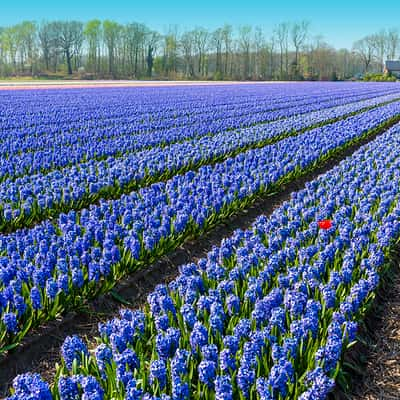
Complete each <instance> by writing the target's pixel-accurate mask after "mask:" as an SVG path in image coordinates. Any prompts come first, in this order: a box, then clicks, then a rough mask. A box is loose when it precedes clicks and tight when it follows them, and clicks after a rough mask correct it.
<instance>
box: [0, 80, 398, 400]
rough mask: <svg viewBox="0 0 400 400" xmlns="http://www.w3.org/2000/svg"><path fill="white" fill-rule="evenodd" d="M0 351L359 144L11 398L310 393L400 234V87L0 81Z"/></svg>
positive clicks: (72, 347) (347, 339)
mask: <svg viewBox="0 0 400 400" xmlns="http://www.w3.org/2000/svg"><path fill="white" fill-rule="evenodd" d="M0 99H1V101H0V110H1V113H0V130H1V132H2V135H1V137H0V153H1V155H2V156H1V161H0V231H1V233H0V355H2V356H3V357H7V356H8V354H9V353H12V352H15V351H18V348H19V346H20V344H21V342H22V341H23V339H24V338H25V337H29V335H31V334H32V332H33V331H34V330H35V329H36V328H37V327H38V326H43V325H45V324H47V323H48V322H49V321H51V320H54V319H56V318H62V316H63V315H65V313H66V312H67V311H70V310H74V309H76V308H77V307H79V305H80V304H81V303H82V302H85V301H89V300H90V299H95V298H97V297H98V296H99V295H100V294H103V293H107V292H109V291H110V290H111V289H112V288H113V287H114V286H115V285H116V284H117V283H118V282H120V281H122V280H123V279H124V278H126V277H127V276H129V274H131V273H133V272H134V271H137V270H139V269H140V270H145V269H146V268H147V267H149V266H150V265H151V264H152V263H153V262H155V261H156V260H158V259H159V258H160V257H162V256H164V255H168V254H169V253H171V252H172V251H174V250H175V249H177V248H178V247H179V246H181V245H182V244H183V243H184V242H185V241H187V240H189V239H190V240H196V238H199V237H201V236H202V235H204V234H205V233H206V232H208V231H211V230H212V229H213V228H214V227H215V226H217V225H219V224H222V223H224V222H225V221H227V220H228V219H229V218H230V217H231V216H232V215H235V214H237V213H238V212H240V211H242V210H246V208H248V207H249V206H250V205H251V204H252V203H254V202H255V201H256V200H257V199H259V198H263V197H265V196H269V195H271V194H273V193H278V192H279V191H281V190H282V188H284V187H285V185H287V184H289V183H293V182H296V181H297V180H298V179H300V178H304V179H306V178H307V176H308V175H309V174H310V173H311V172H313V171H314V170H317V169H318V168H319V167H320V166H321V165H324V163H327V162H333V163H334V160H338V159H339V158H340V157H341V156H343V154H345V152H346V151H347V150H348V149H351V148H352V146H355V145H360V146H361V145H362V144H363V143H365V144H363V145H362V146H361V147H360V148H359V149H358V150H357V151H355V152H354V153H353V154H351V155H350V156H348V157H347V158H344V159H342V160H341V161H340V160H339V161H338V162H337V163H336V164H337V165H336V166H334V167H333V168H332V169H330V170H329V171H328V172H326V173H324V174H322V175H320V176H319V177H317V178H316V179H314V180H310V181H308V183H307V184H306V186H305V189H302V190H299V191H296V192H293V193H292V195H291V198H290V200H288V201H285V202H283V203H281V204H280V205H279V206H278V207H276V209H275V210H274V211H273V213H272V214H271V215H269V216H264V215H259V217H258V218H257V219H256V220H255V221H254V223H253V225H252V227H251V228H250V229H248V230H240V229H239V230H236V231H235V232H234V234H233V235H232V236H230V237H226V238H224V239H223V240H222V241H221V243H220V245H219V246H214V247H213V249H212V250H211V251H210V252H209V253H208V255H207V257H205V258H202V259H199V260H193V262H191V263H189V264H185V265H181V266H180V269H179V271H180V272H179V275H178V277H177V278H176V279H174V280H173V281H171V282H170V283H169V284H159V285H158V286H157V287H156V289H155V290H154V292H152V293H151V294H150V295H149V296H148V298H147V302H146V304H145V305H144V306H143V307H142V308H141V309H128V308H124V309H121V310H120V311H119V314H118V317H115V318H114V319H111V320H109V321H107V322H105V323H101V324H99V326H98V334H97V337H96V343H97V346H96V347H93V346H92V345H90V344H89V343H88V342H86V341H85V339H84V338H82V337H79V336H77V335H74V336H71V337H68V338H67V339H66V340H65V342H64V344H63V345H62V347H61V350H60V353H61V358H60V362H59V364H58V365H57V366H56V367H55V371H56V372H55V378H54V381H52V382H46V381H45V380H44V379H43V378H41V377H40V375H38V374H33V373H29V371H26V373H25V374H22V375H19V376H17V377H16V378H15V379H14V382H13V388H12V390H11V394H10V397H9V398H8V399H10V400H20V399H21V400H22V399H32V400H33V399H46V400H47V399H57V400H73V399H81V398H82V399H93V400H94V399H115V400H124V399H126V400H139V399H143V400H156V399H163V400H167V399H171V400H185V399H205V400H230V399H240V400H244V399H250V400H256V399H259V400H273V399H277V400H284V399H301V400H306V399H309V400H319V399H321V400H323V399H326V398H327V396H328V394H329V393H330V392H331V391H332V390H333V389H334V387H335V383H340V382H342V381H343V379H344V377H343V368H342V367H343V355H344V353H345V351H346V350H347V349H348V348H349V347H351V346H352V345H353V344H354V343H355V340H356V334H357V329H358V323H359V322H360V321H362V319H363V318H364V317H365V316H366V314H367V312H368V309H369V307H370V305H371V304H372V302H373V300H374V297H375V292H376V289H377V287H378V285H379V283H380V281H381V277H382V275H383V274H384V273H385V272H386V271H387V269H388V265H389V263H390V260H391V254H392V250H393V249H394V247H395V245H396V243H397V242H398V240H399V239H400V202H399V198H400V189H399V188H400V152H399V148H400V87H399V86H398V85H397V84H385V83H378V84H356V83H339V84H333V83H315V84H314V83H313V84H309V83H304V84H284V85H283V84H274V85H250V84H249V85H240V86H235V85H226V86H207V87H206V86H205V87H202V86H196V87H194V86H193V87H164V88H160V87H159V88H105V89H93V88H90V89H64V90H58V89H51V90H27V91H18V92H12V95H10V94H9V93H6V92H2V93H0Z"/></svg>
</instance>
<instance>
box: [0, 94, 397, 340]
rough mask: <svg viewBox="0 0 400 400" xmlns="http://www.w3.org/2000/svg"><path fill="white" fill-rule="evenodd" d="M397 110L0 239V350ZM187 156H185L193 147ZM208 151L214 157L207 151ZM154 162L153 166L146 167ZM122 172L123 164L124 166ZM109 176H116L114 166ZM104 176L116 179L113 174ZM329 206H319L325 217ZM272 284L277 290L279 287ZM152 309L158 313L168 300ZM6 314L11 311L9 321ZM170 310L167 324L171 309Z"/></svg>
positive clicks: (213, 316)
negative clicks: (324, 208)
mask: <svg viewBox="0 0 400 400" xmlns="http://www.w3.org/2000/svg"><path fill="white" fill-rule="evenodd" d="M399 107H400V103H398V102H395V103H391V104H389V105H386V106H382V107H379V108H377V109H374V110H372V111H369V112H367V113H362V114H359V115H356V116H354V117H351V118H348V119H346V120H341V121H339V122H336V123H332V124H329V125H326V126H323V127H320V128H316V129H313V130H310V131H307V132H306V133H303V134H301V135H298V136H294V137H289V138H286V139H284V140H281V141H279V142H277V143H275V144H273V145H270V146H265V147H263V148H260V149H255V150H249V151H246V152H244V153H240V154H239V155H237V156H235V157H232V158H229V159H228V160H226V161H224V162H221V163H217V164H215V165H206V166H203V167H201V168H200V169H199V170H198V171H197V172H193V171H189V172H187V173H186V174H183V175H176V176H174V177H173V178H171V179H169V180H167V181H166V182H159V183H156V184H153V185H151V186H148V187H145V188H142V189H140V190H138V191H136V192H132V193H130V194H129V195H123V196H121V198H120V199H118V200H114V201H104V200H101V201H100V203H99V204H98V205H92V206H90V207H89V208H88V209H83V210H82V211H80V212H75V211H70V212H69V213H68V214H61V215H60V217H59V218H58V220H57V221H55V222H51V221H46V222H44V223H42V224H41V225H38V226H36V227H34V228H32V229H25V230H19V231H16V232H15V233H12V234H9V235H3V236H1V237H0V253H1V256H0V279H1V283H2V286H0V315H1V318H0V346H1V345H3V344H4V343H1V341H2V340H3V341H4V342H7V341H13V340H14V341H15V340H16V341H18V340H20V339H21V337H20V336H18V335H19V333H18V332H21V331H26V330H25V329H24V327H25V326H26V325H27V324H30V323H31V322H32V321H31V320H30V319H34V321H36V322H40V318H41V319H46V318H49V317H50V316H54V315H57V314H59V313H61V312H62V311H64V310H65V309H67V308H69V307H71V306H73V305H74V304H75V302H76V299H77V298H79V296H82V295H83V296H84V297H88V296H90V295H92V293H96V292H97V290H98V288H99V286H100V285H104V284H106V285H110V284H112V282H115V281H116V280H117V279H119V277H121V276H123V275H124V273H126V272H127V270H128V271H129V270H131V269H133V268H136V267H137V265H139V263H137V261H138V260H140V261H143V260H148V259H149V258H150V259H151V257H154V256H159V255H161V254H164V253H165V252H167V251H169V250H170V249H171V248H174V247H176V246H177V245H179V244H180V243H181V242H182V241H183V240H184V238H185V236H186V235H188V234H192V233H193V232H201V231H202V230H204V229H207V227H208V226H209V225H210V224H211V223H215V222H216V221H218V220H221V219H224V218H226V217H227V216H229V215H230V213H232V212H234V211H236V210H237V209H238V208H240V207H243V206H244V205H246V202H248V201H249V199H252V198H253V197H254V196H256V195H259V194H262V193H265V192H268V191H269V190H271V188H273V187H274V185H278V184H279V183H280V182H282V181H284V180H285V179H290V178H291V177H295V176H296V174H297V173H299V172H301V171H302V170H304V169H306V168H308V167H311V166H313V165H315V164H317V163H318V161H319V160H320V159H321V157H326V156H329V154H330V153H331V152H332V151H334V150H335V149H338V148H340V147H341V146H343V145H345V144H346V143H349V142H351V141H352V140H355V139H357V138H360V137H362V135H363V134H365V133H366V132H367V131H369V130H370V129H372V128H374V127H376V126H377V125H378V124H380V123H382V122H383V121H386V120H387V119H388V118H390V117H393V116H395V115H397V114H398V112H399ZM396 129H398V128H396ZM396 129H394V130H393V131H394V132H396ZM210 140H211V139H210ZM191 151H192V152H193V153H195V151H194V149H193V150H191ZM209 151H218V150H215V148H214V149H211V148H210V149H209ZM198 153H201V151H198ZM174 157H175V156H174ZM176 157H177V158H176V162H177V163H178V164H179V163H183V161H182V160H181V161H179V159H180V157H182V154H181V155H180V156H179V155H176ZM143 162H144V161H143ZM174 162H175V161H174ZM160 165H161V164H158V166H157V165H156V164H154V168H160ZM180 165H182V164H180ZM126 168H131V166H129V165H126ZM174 168H175V167H174ZM118 173H120V174H121V175H120V177H119V179H122V178H121V176H123V169H122V170H118ZM94 175H95V176H94V179H97V175H96V174H94ZM114 176H117V169H115V170H114ZM113 179H114V178H113ZM53 194H54V193H53ZM332 207H333V205H332V206H331V209H332ZM331 209H328V208H327V212H328V211H331ZM289 233H290V230H288V229H286V230H283V231H282V233H281V235H280V236H281V237H282V238H283V239H286V238H287V236H288V235H289ZM283 239H282V240H283ZM279 244H280V242H279V241H275V242H274V243H273V244H272V246H273V247H272V249H277V248H278V245H279ZM361 244H362V243H360V245H361ZM333 250H334V249H331V250H330V251H329V252H328V249H326V250H325V251H324V254H325V253H326V257H331V256H332V255H334V251H333ZM293 251H294V250H293ZM293 251H292V253H293ZM315 251H317V248H316V247H313V248H311V249H308V250H307V252H306V254H304V255H303V254H302V262H303V261H306V260H308V259H309V258H310V257H311V255H312V254H314V253H315ZM313 252H314V253H313ZM227 254H230V251H227ZM291 256H294V254H291ZM253 262H254V260H249V259H248V256H247V255H246V254H244V255H241V256H240V257H239V259H238V263H239V265H240V267H241V269H240V271H237V273H238V274H239V275H240V274H242V273H243V271H244V270H245V269H246V268H249V267H251V265H252V263H253ZM322 266H323V264H322V261H321V268H322ZM235 272H236V271H235ZM224 273H225V269H224V267H223V266H222V265H220V264H219V263H218V262H217V261H216V262H215V263H213V264H212V265H210V266H208V267H207V268H206V274H207V276H208V278H209V279H219V278H220V277H221V276H223V275H224ZM307 274H309V275H310V277H311V275H316V277H318V274H317V271H313V270H311V269H310V271H307ZM322 274H323V271H321V272H320V275H322ZM282 279H286V278H282ZM249 283H251V285H250V286H249V287H248V288H247V289H246V292H245V293H244V294H243V299H244V300H245V302H246V304H249V306H251V305H254V304H256V303H257V300H258V299H259V297H260V295H261V293H262V281H257V280H250V281H249ZM193 284H195V285H201V284H200V283H193ZM282 284H284V285H285V286H287V284H288V282H286V283H285V282H282ZM231 289H232V283H229V282H227V283H226V287H225V288H224V293H227V294H229V295H236V296H238V294H237V293H231ZM28 293H29V296H27V294H28ZM331 293H332V288H331V287H327V288H324V289H323V294H324V297H325V299H329V305H332V304H333V303H334V300H335V299H334V297H333V296H332V294H331ZM287 302H288V303H290V304H292V303H293V304H294V305H293V306H291V308H290V309H291V314H293V315H294V316H297V315H300V313H301V311H302V309H303V308H304V304H303V303H304V302H299V301H298V299H297V298H296V297H294V298H293V300H290V299H288V300H287ZM238 303H239V301H238V299H237V298H235V297H234V296H229V302H228V306H227V307H228V310H227V313H228V315H236V314H238V313H239V308H240V307H239V306H240V305H239V304H238ZM302 304H303V306H301V305H302ZM189 306H190V304H189ZM189 306H188V307H186V308H182V310H183V315H184V318H185V321H186V323H187V324H188V325H192V326H194V325H195V320H194V318H193V311H192V310H191V308H190V307H189ZM158 307H161V309H166V307H168V303H165V304H162V305H158ZM204 308H205V312H207V313H208V314H209V315H210V321H211V328H212V331H213V332H221V331H222V329H223V326H224V323H225V321H226V319H227V318H226V317H227V316H226V312H224V313H222V312H221V306H216V305H215V306H213V305H212V304H208V305H207V302H206V300H204ZM256 312H257V313H258V314H259V316H258V317H257V318H259V319H261V320H262V318H263V315H264V316H265V315H268V313H267V314H265V311H264V310H261V309H258V308H257V310H256ZM10 313H14V314H15V316H16V319H17V324H15V318H14V317H13V316H12V315H10ZM171 313H172V317H174V318H175V313H176V310H175V309H174V310H171ZM4 314H8V315H7V316H5V315H4ZM271 318H272V321H274V324H275V327H276V329H278V330H279V331H282V330H284V326H283V325H282V321H283V320H284V317H283V315H282V314H281V313H280V312H279V310H275V312H274V313H273V314H271ZM166 323H167V321H166V320H165V319H164V321H163V320H161V319H159V320H158V322H157V324H158V325H159V326H165V325H166ZM3 338H4V339H3Z"/></svg>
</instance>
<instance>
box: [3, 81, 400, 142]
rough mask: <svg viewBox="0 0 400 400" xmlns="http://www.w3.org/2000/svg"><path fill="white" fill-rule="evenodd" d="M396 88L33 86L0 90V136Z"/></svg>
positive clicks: (151, 121) (149, 122)
mask: <svg viewBox="0 0 400 400" xmlns="http://www.w3.org/2000/svg"><path fill="white" fill-rule="evenodd" d="M395 91H397V88H396V87H394V86H393V85H381V86H379V85H371V84H369V85H365V84H364V85H363V84H358V85H357V86H355V85H354V84H341V85H324V86H322V85H321V84H311V85H310V84H305V85H302V86H299V85H297V86H296V85H292V84H290V85H287V87H285V88H283V86H282V85H274V87H273V88H272V87H271V85H259V86H257V87H255V86H251V85H244V86H240V88H239V87H237V86H236V85H231V86H225V87H223V88H222V87H218V86H214V87H212V90H211V91H210V90H209V89H207V88H204V87H191V88H183V87H180V88H176V87H171V88H163V89H161V90H154V89H149V90H143V89H140V88H122V89H109V88H107V89H96V90H87V89H83V90H73V91H70V90H62V89H61V90H54V91H38V90H36V91H23V92H17V93H14V95H13V96H8V95H7V93H3V94H1V93H0V96H1V107H0V110H1V115H0V128H1V130H2V132H4V135H3V137H2V138H1V140H4V139H6V138H7V136H8V135H9V134H11V135H12V136H14V135H15V133H14V131H19V134H20V135H21V137H27V136H30V135H40V134H46V133H53V134H55V133H60V132H69V131H73V130H81V128H83V127H86V128H88V129H95V128H96V127H98V126H103V127H109V126H110V127H111V126H113V125H115V121H117V120H119V122H120V124H119V125H121V124H122V123H124V124H129V125H130V126H131V128H133V129H134V130H135V131H136V132H138V133H139V132H143V133H145V132H148V131H149V130H153V129H167V128H168V127H171V126H173V125H174V123H173V120H175V119H178V121H179V118H180V117H184V118H187V117H188V116H189V115H193V116H195V115H197V114H199V115H200V114H206V115H208V114H210V113H216V116H219V117H222V118H223V113H224V112H229V111H231V110H232V111H234V110H237V111H238V110H240V108H242V109H243V108H245V109H246V108H247V107H248V106H249V105H253V107H254V106H255V104H257V103H260V104H264V106H265V105H267V107H266V108H264V110H266V111H268V110H272V109H274V108H279V106H280V105H284V104H286V103H288V102H289V103H290V102H295V101H299V102H303V101H305V100H307V99H308V101H309V102H310V98H312V97H313V96H317V97H321V99H324V98H325V99H327V98H328V97H329V96H331V95H332V94H335V93H338V92H342V94H343V97H346V96H349V95H350V96H351V95H353V94H354V93H355V92H357V93H359V94H363V93H367V92H370V93H372V94H373V93H374V92H376V93H377V94H378V95H379V94H380V93H381V94H385V93H386V94H388V93H390V92H393V93H394V92H395ZM39 104H40V105H39ZM261 110H262V108H261ZM239 112H240V111H239ZM164 120H166V121H164ZM182 122H184V121H182ZM30 128H33V129H30ZM55 128H58V129H57V130H54V129H55ZM51 131H52V132H51Z"/></svg>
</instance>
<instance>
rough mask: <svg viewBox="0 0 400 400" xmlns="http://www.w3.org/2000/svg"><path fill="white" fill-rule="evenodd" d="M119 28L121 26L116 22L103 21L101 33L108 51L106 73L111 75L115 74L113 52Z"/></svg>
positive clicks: (118, 35)
mask: <svg viewBox="0 0 400 400" xmlns="http://www.w3.org/2000/svg"><path fill="white" fill-rule="evenodd" d="M121 30H122V26H121V25H120V24H118V23H117V22H115V21H110V20H105V21H103V35H104V41H105V43H106V46H107V51H108V73H109V74H110V75H112V76H113V77H115V76H116V69H115V55H116V54H115V53H116V49H117V44H118V40H119V39H120V33H121Z"/></svg>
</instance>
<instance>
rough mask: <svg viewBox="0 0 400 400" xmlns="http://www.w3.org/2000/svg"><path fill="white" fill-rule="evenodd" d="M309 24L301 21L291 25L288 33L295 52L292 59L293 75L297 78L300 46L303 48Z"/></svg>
mask: <svg viewBox="0 0 400 400" xmlns="http://www.w3.org/2000/svg"><path fill="white" fill-rule="evenodd" d="M309 25H310V24H309V22H307V21H301V22H296V23H294V24H293V25H292V29H291V31H290V35H291V39H292V43H293V46H294V51H295V57H294V65H295V75H296V76H297V75H298V74H299V52H300V49H301V48H302V46H304V44H305V41H306V38H307V34H308V28H309Z"/></svg>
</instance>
